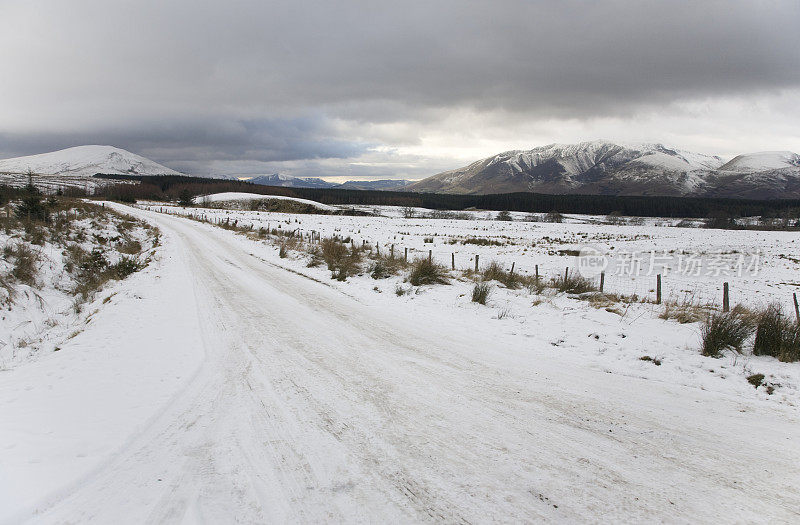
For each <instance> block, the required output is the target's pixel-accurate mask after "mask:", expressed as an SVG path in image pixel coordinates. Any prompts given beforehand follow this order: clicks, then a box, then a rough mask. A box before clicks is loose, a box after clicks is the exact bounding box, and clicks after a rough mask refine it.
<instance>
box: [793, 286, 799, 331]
mask: <svg viewBox="0 0 800 525" xmlns="http://www.w3.org/2000/svg"><path fill="white" fill-rule="evenodd" d="M792 299H794V318H795V319H796V320H797V324H800V307H798V306H797V294H796V293H793V294H792Z"/></svg>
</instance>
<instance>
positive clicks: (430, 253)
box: [428, 250, 433, 262]
mask: <svg viewBox="0 0 800 525" xmlns="http://www.w3.org/2000/svg"><path fill="white" fill-rule="evenodd" d="M432 260H433V250H428V262H431V261H432Z"/></svg>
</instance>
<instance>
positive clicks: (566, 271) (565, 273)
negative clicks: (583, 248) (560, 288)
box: [564, 266, 569, 284]
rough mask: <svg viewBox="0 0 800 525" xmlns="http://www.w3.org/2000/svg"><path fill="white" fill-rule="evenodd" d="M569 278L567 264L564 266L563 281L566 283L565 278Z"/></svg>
mask: <svg viewBox="0 0 800 525" xmlns="http://www.w3.org/2000/svg"><path fill="white" fill-rule="evenodd" d="M568 279H569V266H567V267H566V268H564V283H565V284H566V282H567V280H568Z"/></svg>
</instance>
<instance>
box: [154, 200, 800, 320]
mask: <svg viewBox="0 0 800 525" xmlns="http://www.w3.org/2000/svg"><path fill="white" fill-rule="evenodd" d="M145 207H147V208H149V209H164V210H166V211H168V212H170V213H183V214H191V215H193V216H195V217H204V218H206V219H208V220H210V221H220V220H229V221H236V222H237V224H239V225H243V226H246V225H252V226H253V227H254V228H256V229H258V228H261V227H264V228H266V227H269V228H282V229H284V230H299V231H300V232H305V233H307V232H311V231H314V232H317V233H319V234H321V235H322V236H323V237H327V236H332V235H337V236H340V237H349V238H351V239H353V240H354V241H355V242H356V244H357V245H358V244H361V243H362V242H364V241H366V242H368V243H371V244H373V245H374V244H375V243H378V244H380V246H381V249H384V250H385V249H391V245H395V250H396V251H397V253H404V250H405V248H408V250H409V259H413V258H416V257H421V256H425V257H427V256H428V252H429V251H432V256H433V258H434V259H435V260H437V261H438V262H440V263H442V264H444V265H446V266H448V267H449V266H450V265H451V263H452V257H453V254H455V262H456V267H457V268H459V269H468V268H474V264H475V256H476V255H477V256H478V258H479V264H480V266H482V267H483V266H485V265H486V264H488V263H490V262H491V261H497V262H499V263H501V264H502V265H504V266H505V267H506V268H510V267H511V264H512V263H513V264H514V265H515V271H517V272H519V273H521V274H527V275H533V274H534V273H535V268H536V265H538V266H539V271H540V274H541V275H543V276H548V277H552V276H556V275H562V274H563V272H564V269H565V268H566V267H570V268H573V269H577V264H578V260H577V259H576V257H575V255H574V252H576V251H580V250H581V249H583V248H589V249H596V250H599V251H600V252H601V253H603V254H605V255H606V256H607V264H608V266H607V267H606V271H605V273H606V277H605V290H606V291H608V292H612V293H619V294H627V295H632V294H636V295H638V296H639V297H648V298H655V287H656V276H657V275H658V274H662V286H663V297H664V300H665V301H670V300H677V301H686V300H692V301H694V302H702V303H706V302H711V303H716V304H721V301H722V288H723V283H724V282H729V286H730V290H731V303H732V304H736V303H739V302H741V303H744V304H748V305H751V306H759V305H764V304H766V303H768V302H772V301H778V302H780V303H782V304H783V305H784V306H785V307H787V308H788V307H789V306H791V304H792V293H793V292H796V291H798V287H800V274H799V273H798V271H799V270H800V253H799V249H800V238H799V237H798V236H797V234H796V233H795V232H779V231H777V232H776V231H744V230H741V231H740V230H735V231H734V230H711V229H703V228H677V227H672V226H673V225H675V224H678V223H680V222H681V220H680V219H641V221H640V222H641V224H638V223H637V224H633V225H624V226H617V225H609V224H602V222H603V221H604V220H605V219H606V218H605V217H596V216H585V215H568V216H566V219H565V222H564V223H555V224H553V223H545V222H525V221H523V219H526V218H527V214H523V213H512V214H511V215H512V216H513V217H514V218H515V219H517V220H516V221H514V222H504V221H496V220H492V219H494V218H495V217H496V215H497V213H496V212H485V211H476V212H459V214H461V215H465V216H469V217H471V219H470V220H454V219H424V218H410V219H406V218H403V213H404V209H402V208H398V207H391V206H362V207H357V208H358V209H360V210H361V211H369V212H373V213H375V214H376V215H378V216H373V217H359V216H344V217H342V216H330V215H315V214H309V215H305V214H304V215H297V214H283V213H271V212H253V211H241V210H220V209H208V208H178V207H174V206H168V207H164V206H163V205H162V204H145ZM344 208H350V207H349V206H348V207H344ZM429 211H430V210H422V209H418V210H416V213H417V215H422V214H424V213H428V212H429ZM688 222H690V223H691V221H688ZM471 239H487V240H490V241H493V242H494V243H499V245H497V244H494V245H487V246H481V245H476V244H464V243H463V241H465V240H468V241H469V240H471ZM594 277H597V276H596V275H594Z"/></svg>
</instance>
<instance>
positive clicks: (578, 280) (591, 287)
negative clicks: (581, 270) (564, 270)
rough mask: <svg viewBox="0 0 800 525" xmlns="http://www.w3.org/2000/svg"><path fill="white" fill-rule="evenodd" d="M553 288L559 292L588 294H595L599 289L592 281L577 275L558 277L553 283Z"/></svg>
mask: <svg viewBox="0 0 800 525" xmlns="http://www.w3.org/2000/svg"><path fill="white" fill-rule="evenodd" d="M553 286H554V287H555V288H556V289H557V290H558V291H559V292H566V293H586V292H594V291H595V290H597V287H596V286H595V284H594V283H593V282H592V281H590V280H589V279H587V278H585V277H582V276H580V275H575V274H572V275H565V276H563V277H557V278H556V279H555V280H554V281H553Z"/></svg>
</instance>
